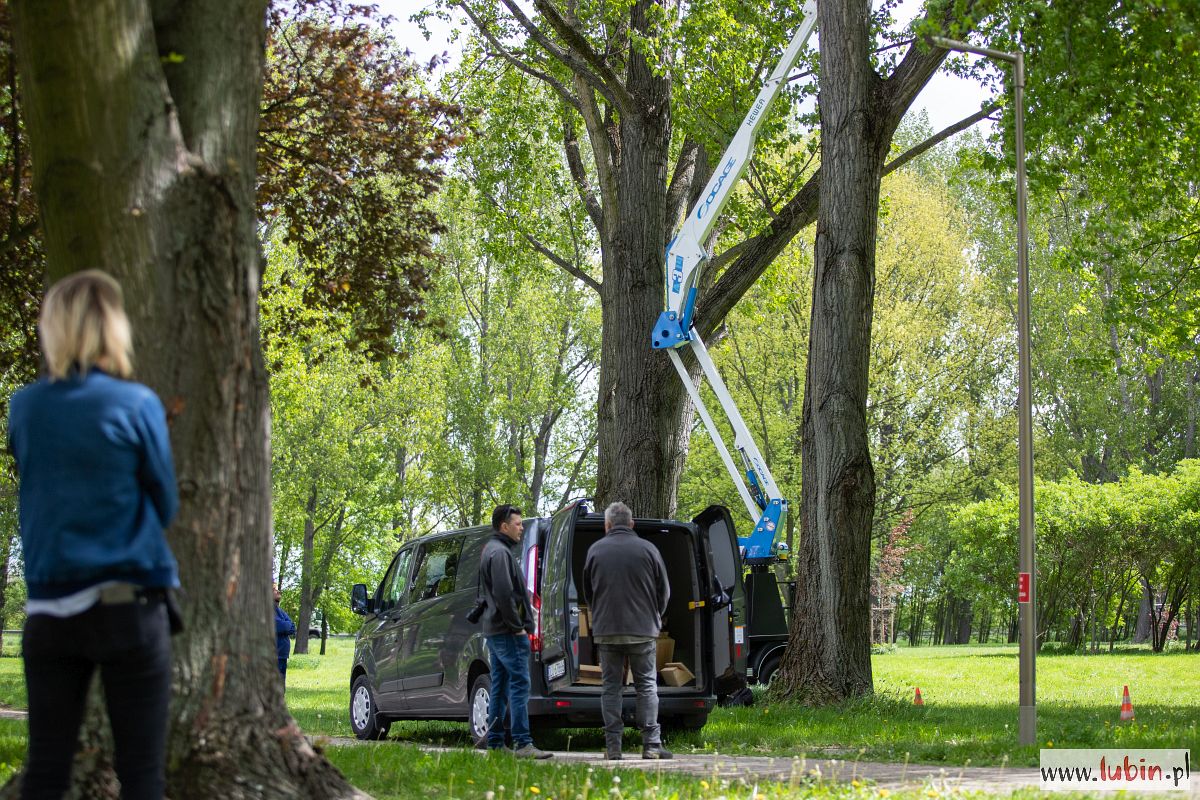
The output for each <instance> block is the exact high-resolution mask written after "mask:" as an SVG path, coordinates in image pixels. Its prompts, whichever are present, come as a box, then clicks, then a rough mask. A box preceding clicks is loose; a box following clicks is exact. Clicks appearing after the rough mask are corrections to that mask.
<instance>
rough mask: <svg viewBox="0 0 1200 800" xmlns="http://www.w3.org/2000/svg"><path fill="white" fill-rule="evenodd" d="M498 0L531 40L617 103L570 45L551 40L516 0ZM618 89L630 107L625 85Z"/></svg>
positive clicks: (613, 95)
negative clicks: (560, 44)
mask: <svg viewBox="0 0 1200 800" xmlns="http://www.w3.org/2000/svg"><path fill="white" fill-rule="evenodd" d="M500 1H501V2H502V3H503V4H504V7H505V8H507V9H508V10H509V13H511V14H512V15H513V17H514V18H515V19H516V20H517V22H518V23H520V25H521V27H522V28H524V29H525V32H526V33H528V34H529V37H530V38H531V39H533V41H535V42H537V44H538V45H539V46H541V48H542V49H543V50H545V51H546V52H547V53H549V54H550V55H551V56H553V57H554V58H556V59H558V60H559V61H561V62H562V63H563V64H564V65H565V66H566V67H567V68H569V69H570V70H571V71H572V72H574V73H575V74H576V75H577V76H579V77H580V78H583V79H584V80H585V81H587V82H588V84H589V85H591V86H592V87H593V88H595V90H596V91H598V92H600V94H602V95H604V97H605V99H606V100H608V101H609V102H610V103H612V104H613V105H618V104H619V103H618V99H617V95H616V93H615V92H614V89H613V87H611V86H609V85H608V84H607V83H606V82H605V81H604V79H603V78H601V77H600V76H599V75H597V74H596V73H595V72H593V71H592V69H591V67H589V66H588V63H587V61H586V60H585V59H584V58H583V57H582V56H581V55H580V54H579V53H577V52H575V51H574V50H572V49H571V48H570V47H565V48H564V47H560V46H559V45H557V44H555V43H554V42H553V41H551V40H550V37H549V36H547V35H546V34H545V32H544V31H543V30H542V29H541V28H539V27H538V26H537V25H535V24H533V20H531V19H530V18H529V17H528V16H526V15H525V12H524V11H522V10H521V7H520V5H518V4H517V2H516V0H500ZM589 49H590V48H589ZM620 91H621V93H622V94H623V95H624V98H625V102H626V103H629V107H630V108H632V103H631V102H630V98H629V94H628V93H627V92H626V91H625V87H624V86H620Z"/></svg>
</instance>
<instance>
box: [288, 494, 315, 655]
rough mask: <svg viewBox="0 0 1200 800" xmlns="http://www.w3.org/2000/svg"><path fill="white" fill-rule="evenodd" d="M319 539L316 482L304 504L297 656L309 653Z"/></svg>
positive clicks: (295, 648)
mask: <svg viewBox="0 0 1200 800" xmlns="http://www.w3.org/2000/svg"><path fill="white" fill-rule="evenodd" d="M316 538H317V482H316V481H315V480H314V481H313V484H312V486H311V487H309V491H308V501H307V502H306V503H305V504H304V543H303V544H302V545H301V549H300V613H298V614H297V615H296V644H295V646H294V647H293V648H292V652H293V653H294V654H296V655H306V654H307V653H308V628H309V624H310V623H311V622H312V609H313V601H314V599H315V598H314V597H313V547H314V543H315V541H316Z"/></svg>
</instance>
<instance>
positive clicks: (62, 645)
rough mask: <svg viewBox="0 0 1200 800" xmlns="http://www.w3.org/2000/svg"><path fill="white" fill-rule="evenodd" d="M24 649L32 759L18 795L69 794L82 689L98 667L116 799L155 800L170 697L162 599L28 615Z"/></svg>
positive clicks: (160, 787)
mask: <svg viewBox="0 0 1200 800" xmlns="http://www.w3.org/2000/svg"><path fill="white" fill-rule="evenodd" d="M23 648H24V659H25V686H26V687H27V689H28V694H29V760H28V761H27V762H26V764H25V776H24V781H23V787H22V790H21V797H22V798H26V800H32V799H33V798H36V799H37V800H43V799H44V798H53V800H58V798H60V797H62V795H63V794H64V793H65V792H66V790H67V787H68V784H69V783H70V779H71V763H72V761H73V760H74V756H75V750H76V748H77V746H78V743H79V727H80V725H81V724H82V722H83V714H84V711H85V709H86V708H87V692H88V687H89V685H90V684H91V679H92V674H93V673H94V672H95V670H96V668H97V667H99V668H100V681H101V683H102V684H103V686H104V699H105V703H106V705H107V707H108V718H109V720H110V721H111V723H112V730H113V740H114V745H115V747H114V762H115V763H114V766H115V768H116V772H117V777H118V778H119V779H120V781H121V797H122V798H124V799H125V800H162V797H163V793H164V792H165V791H166V741H167V705H168V703H169V701H170V698H171V635H170V631H169V628H168V625H167V608H166V603H165V602H164V601H163V599H162V598H161V597H159V596H154V595H151V596H146V597H142V596H139V597H138V598H137V599H136V600H135V601H134V602H132V603H120V604H114V605H105V604H97V605H95V606H93V607H92V608H90V609H88V610H87V611H84V612H83V613H82V614H76V615H75V616H73V617H65V618H59V617H51V616H48V615H45V614H35V615H33V616H31V617H29V619H28V620H27V621H26V622H25V632H24V637H23Z"/></svg>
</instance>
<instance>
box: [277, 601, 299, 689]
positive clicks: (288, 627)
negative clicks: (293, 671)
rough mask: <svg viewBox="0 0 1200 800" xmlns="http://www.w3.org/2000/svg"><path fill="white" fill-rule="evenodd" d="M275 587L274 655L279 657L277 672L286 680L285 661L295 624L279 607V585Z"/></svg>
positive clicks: (290, 648) (290, 650) (288, 653)
mask: <svg viewBox="0 0 1200 800" xmlns="http://www.w3.org/2000/svg"><path fill="white" fill-rule="evenodd" d="M274 589H275V657H276V658H278V659H279V674H280V675H282V676H283V679H284V680H285V681H286V680H287V662H288V655H290V654H291V652H292V641H291V639H292V637H293V636H295V635H296V624H295V623H294V622H292V618H291V617H289V616H288V614H287V612H286V611H284V610H283V609H282V608H280V607H279V600H280V598H281V597H283V595H281V594H280V593H279V587H278V586H276V587H274Z"/></svg>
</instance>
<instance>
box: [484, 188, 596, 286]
mask: <svg viewBox="0 0 1200 800" xmlns="http://www.w3.org/2000/svg"><path fill="white" fill-rule="evenodd" d="M481 191H482V190H481ZM482 193H483V196H484V197H486V198H487V200H488V202H489V203H491V204H492V205H493V206H495V208H496V210H497V211H499V212H500V213H501V214H503V215H504V216H506V217H508V219H509V221H510V222H512V223H513V224H514V225H516V219H515V218H514V217H513V215H512V214H510V213H508V211H506V210H505V208H504V206H502V205H501V204H500V203H499V202H497V201H496V198H494V197H492V195H491V194H490V193H489V192H486V191H482ZM517 231H518V233H520V234H521V237H522V238H524V239H525V241H527V242H529V244H530V246H532V247H533V249H534V250H537V251H538V252H539V253H541V254H542V255H543V256H545V257H546V258H548V259H549V260H550V262H551V263H553V264H554V265H555V266H557V267H558V268H560V269H562V270H563V271H564V272H566V273H567V274H568V275H572V276H574V277H575V278H578V279H579V280H581V281H583V283H585V284H586V285H588V286H590V287H591V288H592V289H594V290H595V291H596V292H597V293H599V292H600V281H598V280H596V279H595V278H593V277H592V276H591V275H589V274H587V273H586V272H585V271H583V270H582V269H580V268H579V267H577V266H575V265H574V264H572V263H571V262H570V261H568V260H567V259H565V258H563V257H562V256H560V255H559V254H558V253H556V252H554V251H553V250H551V249H550V248H549V247H547V246H546V245H544V244H542V242H541V241H540V240H539V239H537V237H535V236H534V235H533V234H531V233H529V232H528V231H526V230H525V229H524V228H521V227H520V226H519V225H518V226H517Z"/></svg>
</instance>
